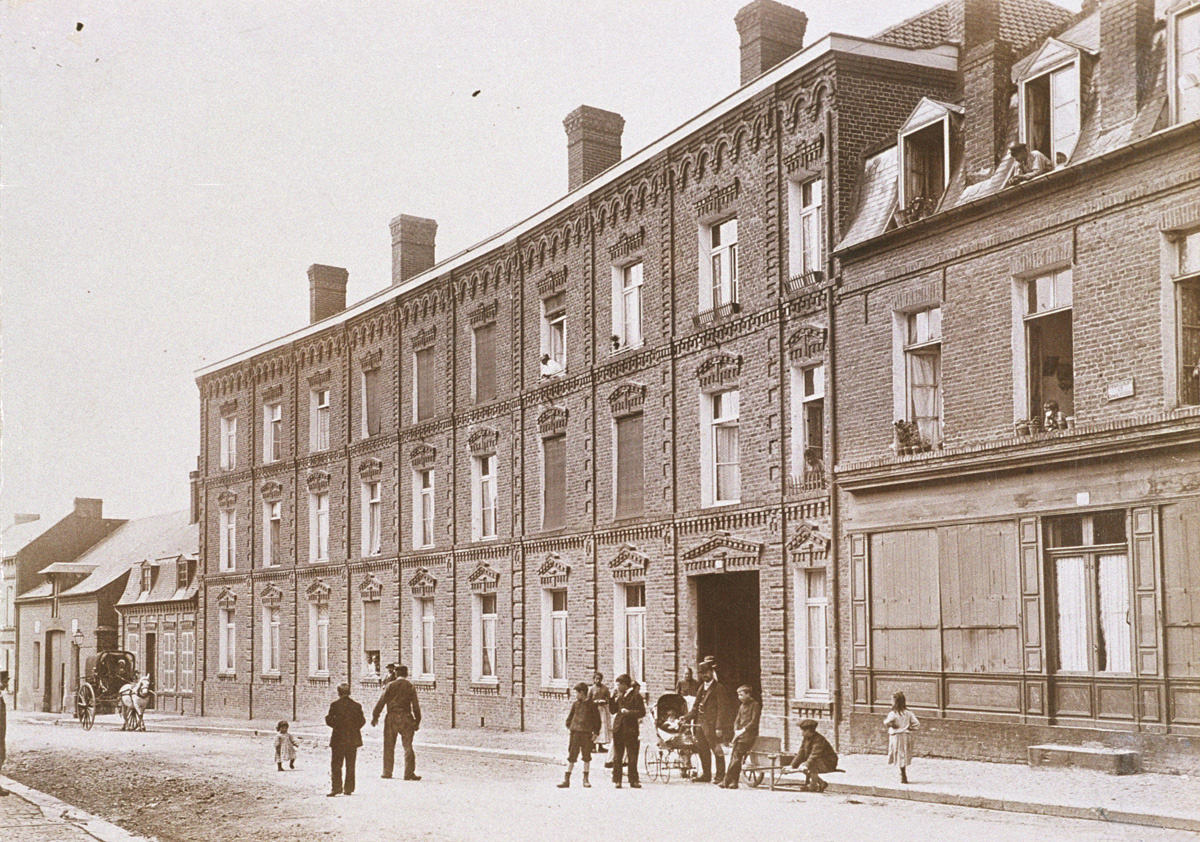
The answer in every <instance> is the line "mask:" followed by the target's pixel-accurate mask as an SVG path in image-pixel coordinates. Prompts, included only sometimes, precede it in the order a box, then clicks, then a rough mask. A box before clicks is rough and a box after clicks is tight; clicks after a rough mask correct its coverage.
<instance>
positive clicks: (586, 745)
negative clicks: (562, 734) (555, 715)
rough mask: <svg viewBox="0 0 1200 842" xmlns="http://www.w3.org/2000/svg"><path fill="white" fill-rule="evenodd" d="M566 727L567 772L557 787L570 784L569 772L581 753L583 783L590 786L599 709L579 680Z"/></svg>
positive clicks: (584, 685) (584, 684) (598, 728)
mask: <svg viewBox="0 0 1200 842" xmlns="http://www.w3.org/2000/svg"><path fill="white" fill-rule="evenodd" d="M567 729H568V730H570V732H571V742H570V745H569V746H568V748H567V773H566V774H565V775H563V780H562V783H560V784H559V785H558V788H559V789H566V788H567V787H569V786H570V785H571V772H573V771H574V770H575V761H576V760H577V759H578V758H579V755H581V754H582V755H583V785H584V786H585V787H591V785H592V784H591V782H590V781H589V780H588V772H590V771H591V766H592V744H593V743H594V742H595V741H596V734H597V733H598V732H599V731H600V711H598V710H597V709H596V703H595V702H593V701H592V700H591V699H589V698H588V686H587V684H586V683H585V682H583V681H581V682H579V683H578V684H576V685H575V701H574V702H572V703H571V710H570V712H569V713H568V714H567Z"/></svg>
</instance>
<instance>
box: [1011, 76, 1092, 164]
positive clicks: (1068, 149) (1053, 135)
mask: <svg viewBox="0 0 1200 842" xmlns="http://www.w3.org/2000/svg"><path fill="white" fill-rule="evenodd" d="M1021 91H1022V94H1023V96H1022V105H1023V108H1024V120H1023V122H1022V131H1023V132H1024V138H1025V143H1026V144H1028V146H1029V148H1030V150H1036V151H1038V152H1041V153H1042V154H1043V155H1045V156H1046V157H1047V158H1048V159H1049V160H1050V161H1051V163H1053V164H1054V165H1055V166H1061V165H1063V164H1065V163H1066V162H1067V161H1068V160H1070V158H1071V153H1072V152H1074V151H1075V143H1076V141H1078V140H1079V62H1078V60H1077V59H1076V60H1072V61H1071V62H1070V63H1069V64H1066V65H1064V66H1062V67H1059V68H1057V69H1055V70H1052V71H1050V72H1049V73H1044V74H1042V75H1041V76H1037V77H1035V78H1033V79H1029V80H1026V81H1024V82H1022V83H1021Z"/></svg>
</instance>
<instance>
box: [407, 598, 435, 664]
mask: <svg viewBox="0 0 1200 842" xmlns="http://www.w3.org/2000/svg"><path fill="white" fill-rule="evenodd" d="M433 600H434V598H433V597H432V596H423V597H417V598H414V599H413V653H412V658H413V663H414V664H415V665H416V671H417V676H418V677H420V678H423V679H425V680H427V681H432V680H433V679H434V677H435V670H434V664H433V647H434V618H435V614H434V602H433Z"/></svg>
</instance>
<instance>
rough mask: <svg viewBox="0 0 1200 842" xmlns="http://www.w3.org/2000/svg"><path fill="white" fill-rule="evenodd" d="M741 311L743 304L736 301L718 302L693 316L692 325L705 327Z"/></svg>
mask: <svg viewBox="0 0 1200 842" xmlns="http://www.w3.org/2000/svg"><path fill="white" fill-rule="evenodd" d="M740 312H742V305H741V304H739V303H738V302H736V301H726V302H725V303H724V304H718V305H717V306H715V307H710V308H709V309H707V310H701V311H700V312H699V313H697V314H696V315H694V316H692V325H693V326H694V327H704V326H705V325H711V324H716V323H717V322H719V321H722V320H723V319H727V318H729V317H730V316H733V315H735V314H737V313H740Z"/></svg>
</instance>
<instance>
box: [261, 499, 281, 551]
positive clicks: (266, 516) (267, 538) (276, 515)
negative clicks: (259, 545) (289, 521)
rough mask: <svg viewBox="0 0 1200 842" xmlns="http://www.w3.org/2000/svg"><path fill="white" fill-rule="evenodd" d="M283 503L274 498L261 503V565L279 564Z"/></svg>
mask: <svg viewBox="0 0 1200 842" xmlns="http://www.w3.org/2000/svg"><path fill="white" fill-rule="evenodd" d="M282 507H283V504H282V503H280V502H279V501H278V500H276V501H275V502H273V503H263V567H275V566H276V565H278V564H279V552H280V544H281V543H282V540H283V514H282Z"/></svg>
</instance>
